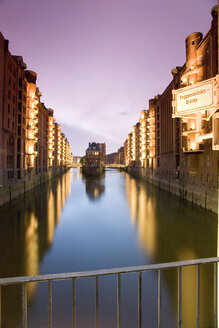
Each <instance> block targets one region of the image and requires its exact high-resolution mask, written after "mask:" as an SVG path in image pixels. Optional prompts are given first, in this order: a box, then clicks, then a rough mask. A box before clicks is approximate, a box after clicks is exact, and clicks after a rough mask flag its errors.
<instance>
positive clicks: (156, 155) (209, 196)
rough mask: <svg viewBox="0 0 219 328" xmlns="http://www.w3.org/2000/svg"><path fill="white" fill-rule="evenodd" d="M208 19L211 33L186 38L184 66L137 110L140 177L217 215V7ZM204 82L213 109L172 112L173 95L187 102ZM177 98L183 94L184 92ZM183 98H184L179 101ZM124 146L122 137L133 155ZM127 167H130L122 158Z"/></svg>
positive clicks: (218, 84) (218, 106)
mask: <svg viewBox="0 0 219 328" xmlns="http://www.w3.org/2000/svg"><path fill="white" fill-rule="evenodd" d="M211 15H212V22H211V28H210V30H209V31H208V33H207V34H206V35H205V36H204V37H203V35H202V34H201V33H198V32H195V33H192V34H190V35H189V36H188V37H187V38H186V41H185V46H186V47H185V48H186V63H185V64H184V65H183V66H178V67H176V68H175V69H173V70H172V75H173V79H172V81H171V82H170V83H169V85H168V86H167V88H166V89H165V91H164V92H163V93H162V94H161V95H157V96H155V97H154V98H153V99H151V100H149V109H148V110H146V111H142V113H141V118H140V120H139V121H140V124H141V138H140V139H141V140H140V143H141V145H140V147H141V174H142V176H143V177H145V178H146V179H149V180H150V181H153V182H154V183H156V184H158V185H159V186H162V187H163V188H165V189H168V190H170V191H172V192H174V193H177V194H179V195H181V196H182V197H185V198H187V199H190V200H192V201H194V202H197V203H198V204H201V205H202V206H205V207H207V208H210V209H214V210H215V211H217V198H218V195H217V175H218V160H219V155H218V153H219V152H218V150H219V142H218V140H219V128H218V126H219V124H218V122H219V113H218V108H219V91H218V90H219V75H218V7H217V6H215V7H214V8H213V9H212V11H211ZM205 83H211V85H212V90H213V91H212V94H213V93H214V99H216V100H214V102H215V103H214V106H206V107H205V108H203V109H202V110H198V109H195V110H194V109H193V108H195V107H194V106H193V107H191V106H190V107H191V110H190V111H187V112H186V111H185V108H184V109H183V108H181V109H180V110H181V112H180V113H179V112H177V111H176V108H175V107H176V97H177V92H178V91H179V92H184V91H183V90H186V92H187V93H188V92H190V94H187V95H186V97H190V96H191V94H192V91H189V90H192V88H193V87H194V88H197V87H198V88H200V91H198V92H200V93H201V92H205V90H204V89H203V88H204V86H203V85H204V84H205ZM183 88H185V89H183ZM194 90H196V89H194ZM179 94H180V95H183V93H179ZM179 97H180V96H179ZM179 97H178V99H179ZM183 97H185V96H181V98H183ZM212 97H213V95H212ZM186 99H189V98H186ZM196 100H197V99H192V100H190V101H196ZM190 101H189V100H186V101H185V104H187V103H188V104H189V102H190ZM203 101H205V99H203ZM188 106H189V105H188ZM143 143H144V144H143ZM129 144H130V143H129V138H127V139H126V141H125V144H124V147H125V154H128V153H129V151H131V152H132V150H130V149H129V148H128V145H129ZM126 163H129V159H128V158H127V155H126ZM132 167H133V164H132ZM131 171H133V170H131ZM135 171H136V170H135Z"/></svg>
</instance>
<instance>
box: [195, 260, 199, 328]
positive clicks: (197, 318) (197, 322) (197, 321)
mask: <svg viewBox="0 0 219 328" xmlns="http://www.w3.org/2000/svg"><path fill="white" fill-rule="evenodd" d="M196 327H197V328H199V327H200V264H198V265H197V310H196Z"/></svg>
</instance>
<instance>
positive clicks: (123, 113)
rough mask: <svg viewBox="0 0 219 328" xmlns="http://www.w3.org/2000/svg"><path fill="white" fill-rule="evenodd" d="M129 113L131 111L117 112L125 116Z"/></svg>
mask: <svg viewBox="0 0 219 328" xmlns="http://www.w3.org/2000/svg"><path fill="white" fill-rule="evenodd" d="M130 113H131V111H128V110H127V111H124V112H121V113H118V115H121V116H126V115H129V114H130Z"/></svg>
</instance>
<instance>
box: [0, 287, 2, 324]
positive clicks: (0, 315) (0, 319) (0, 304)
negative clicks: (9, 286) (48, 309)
mask: <svg viewBox="0 0 219 328" xmlns="http://www.w3.org/2000/svg"><path fill="white" fill-rule="evenodd" d="M1 326H2V286H1V285H0V327H1Z"/></svg>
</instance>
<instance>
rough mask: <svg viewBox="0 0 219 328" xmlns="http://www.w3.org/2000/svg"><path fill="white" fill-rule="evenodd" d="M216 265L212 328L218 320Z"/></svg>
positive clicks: (215, 270)
mask: <svg viewBox="0 0 219 328" xmlns="http://www.w3.org/2000/svg"><path fill="white" fill-rule="evenodd" d="M217 295H218V263H217V262H216V263H214V327H217V323H218V322H217V318H218V298H217Z"/></svg>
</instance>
